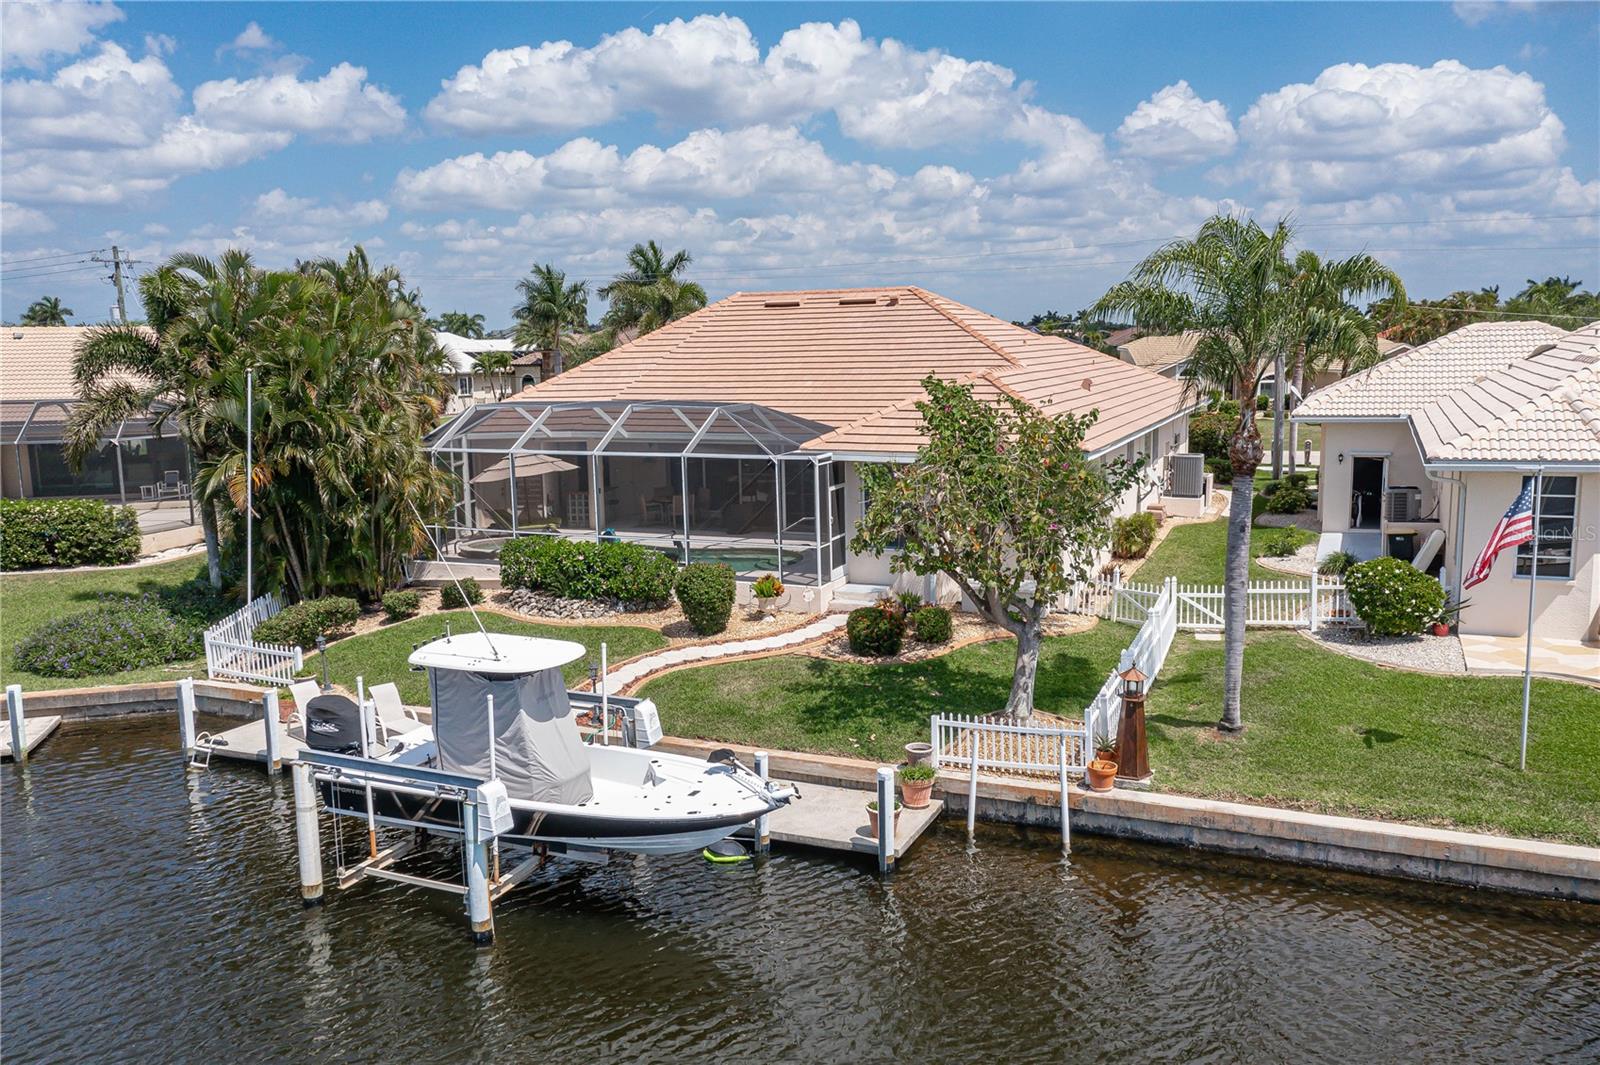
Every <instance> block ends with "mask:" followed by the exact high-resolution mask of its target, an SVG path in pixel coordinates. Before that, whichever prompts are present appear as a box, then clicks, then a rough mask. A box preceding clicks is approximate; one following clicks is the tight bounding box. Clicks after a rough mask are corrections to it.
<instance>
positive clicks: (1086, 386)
mask: <svg viewBox="0 0 1600 1065" xmlns="http://www.w3.org/2000/svg"><path fill="white" fill-rule="evenodd" d="M1079 385H1080V387H1082V389H1083V390H1084V391H1085V392H1091V391H1093V390H1094V379H1093V378H1092V377H1085V378H1084V379H1083V380H1082V381H1081V382H1079Z"/></svg>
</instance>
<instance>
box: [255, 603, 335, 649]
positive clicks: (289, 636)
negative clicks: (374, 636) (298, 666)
mask: <svg viewBox="0 0 1600 1065" xmlns="http://www.w3.org/2000/svg"><path fill="white" fill-rule="evenodd" d="M360 616H361V607H360V605H359V604H358V603H357V602H356V601H355V600H354V599H348V598H346V597H344V596H342V595H330V596H325V597H324V598H321V599H307V600H305V601H304V602H299V603H296V604H294V606H289V607H284V608H283V610H281V611H279V612H278V613H277V614H274V615H273V616H272V617H270V618H268V619H267V620H265V621H263V622H262V623H261V624H259V625H257V626H256V631H255V633H254V634H253V635H252V636H251V639H252V640H254V641H255V642H256V643H276V644H284V645H286V646H290V647H302V648H310V647H314V646H316V643H317V637H318V636H326V635H328V634H329V633H332V632H336V631H338V630H339V629H342V628H345V627H346V626H349V625H354V624H355V621H356V618H358V617H360Z"/></svg>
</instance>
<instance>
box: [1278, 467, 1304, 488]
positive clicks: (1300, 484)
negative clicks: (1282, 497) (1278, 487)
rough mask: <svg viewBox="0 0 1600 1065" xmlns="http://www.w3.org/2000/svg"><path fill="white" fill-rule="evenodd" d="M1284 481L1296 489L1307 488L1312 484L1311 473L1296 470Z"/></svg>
mask: <svg viewBox="0 0 1600 1065" xmlns="http://www.w3.org/2000/svg"><path fill="white" fill-rule="evenodd" d="M1284 480H1285V481H1286V482H1288V484H1289V485H1291V486H1292V487H1294V488H1307V487H1308V486H1309V485H1310V484H1311V475H1310V474H1309V473H1304V472H1302V471H1300V470H1296V471H1295V472H1293V473H1291V474H1289V475H1288V476H1287V477H1285V478H1284Z"/></svg>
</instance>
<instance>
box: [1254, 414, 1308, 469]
mask: <svg viewBox="0 0 1600 1065" xmlns="http://www.w3.org/2000/svg"><path fill="white" fill-rule="evenodd" d="M1256 432H1258V433H1260V434H1261V439H1262V441H1263V442H1264V443H1265V444H1266V445H1267V448H1268V451H1269V452H1270V450H1271V448H1272V415H1271V414H1268V415H1267V416H1266V417H1264V418H1263V417H1260V416H1259V415H1258V416H1257V417H1256ZM1307 440H1309V441H1311V450H1312V451H1321V450H1322V426H1320V425H1302V426H1300V431H1299V432H1298V433H1297V434H1296V435H1295V443H1297V444H1299V445H1300V451H1301V452H1302V453H1303V452H1304V450H1305V446H1306V441H1307ZM1283 441H1284V446H1285V447H1288V446H1289V419H1288V418H1287V417H1285V418H1284V420H1283ZM1267 468H1268V469H1269V470H1270V469H1271V468H1272V460H1271V458H1270V455H1269V457H1268V460H1267Z"/></svg>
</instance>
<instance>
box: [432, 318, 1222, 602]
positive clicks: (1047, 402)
mask: <svg viewBox="0 0 1600 1065" xmlns="http://www.w3.org/2000/svg"><path fill="white" fill-rule="evenodd" d="M929 373H937V374H939V375H940V376H942V377H944V378H946V379H952V380H964V381H970V382H971V383H972V384H973V385H974V386H975V387H976V389H977V390H978V392H979V393H980V394H982V395H987V396H993V397H998V396H999V395H1000V394H1001V393H1002V392H1006V393H1010V394H1012V395H1016V396H1019V397H1021V398H1022V399H1024V400H1026V401H1027V402H1029V403H1032V404H1035V405H1037V406H1039V407H1041V408H1042V409H1045V410H1048V411H1051V412H1061V413H1065V412H1074V413H1079V414H1082V413H1087V412H1088V411H1091V410H1095V411H1098V412H1099V417H1098V420H1097V421H1096V423H1095V425H1094V427H1093V429H1092V430H1091V431H1090V433H1089V436H1088V439H1087V442H1086V443H1087V446H1088V448H1089V450H1090V453H1091V455H1094V456H1105V457H1109V456H1116V455H1123V456H1128V457H1133V456H1135V455H1145V456H1148V457H1150V459H1151V460H1152V473H1151V476H1150V478H1149V480H1148V483H1146V484H1145V485H1144V486H1142V488H1141V489H1138V490H1133V491H1130V492H1129V493H1128V496H1127V498H1125V499H1124V500H1123V501H1122V502H1121V505H1120V509H1121V511H1122V512H1128V511H1131V510H1134V509H1138V508H1141V507H1144V506H1149V505H1151V504H1154V503H1156V502H1161V503H1162V504H1164V505H1165V506H1166V507H1167V509H1168V510H1169V511H1180V512H1190V513H1198V512H1199V511H1200V509H1202V508H1203V506H1204V498H1205V494H1206V485H1205V478H1204V474H1203V460H1202V459H1201V458H1200V456H1186V457H1184V458H1174V457H1173V456H1175V455H1177V454H1178V453H1181V452H1183V451H1184V450H1185V449H1186V445H1187V440H1188V415H1189V412H1190V410H1191V409H1192V408H1193V407H1194V403H1193V402H1192V401H1191V400H1189V399H1188V398H1187V397H1186V396H1185V395H1184V389H1183V386H1182V385H1181V384H1180V383H1179V382H1176V381H1173V380H1170V379H1169V378H1166V377H1163V376H1161V375H1159V374H1156V373H1152V372H1150V371H1148V370H1144V369H1140V368H1138V367H1134V366H1128V365H1124V364H1122V363H1119V362H1117V361H1116V360H1113V359H1107V358H1106V357H1105V356H1104V355H1103V354H1101V353H1100V352H1097V351H1094V350H1092V349H1089V348H1086V347H1083V346H1082V345H1080V344H1075V343H1073V342H1072V341H1069V340H1066V339H1064V338H1060V337H1051V336H1041V335H1039V334H1036V333H1033V332H1030V331H1029V330H1027V329H1024V328H1021V327H1019V326H1015V325H1012V324H1010V323H1008V322H1003V321H1001V320H999V319H997V318H993V317H991V316H989V315H987V314H984V313H982V312H980V311H976V310H974V309H972V308H971V307H966V306H963V305H961V304H959V303H956V302H955V301H953V300H949V299H945V298H944V297H942V296H938V295H935V294H933V293H931V292H926V291H924V290H922V289H917V288H910V287H887V288H870V289H841V290H826V291H805V292H767V293H740V294H737V295H734V296H731V297H729V298H727V299H724V300H721V301H719V302H717V303H714V304H712V305H710V306H708V307H706V308H705V309H704V310H701V311H698V312H696V313H695V314H692V315H689V316H688V317H686V318H683V319H680V320H679V321H676V322H674V323H672V324H670V325H668V326H665V327H663V328H661V329H658V330H656V331H655V332H653V333H650V334H648V335H646V336H644V337H641V338H639V339H637V340H635V341H633V342H632V343H628V344H625V345H623V346H621V347H618V348H616V349H614V350H612V351H610V352H608V353H606V354H604V355H601V356H599V357H598V358H595V359H593V360H591V361H590V362H587V363H584V364H583V365H581V366H578V367H576V368H574V369H572V370H568V371H567V372H565V373H563V374H561V375H560V376H558V377H554V378H551V379H549V380H547V381H545V382H543V383H541V384H540V385H538V386H537V387H536V388H533V389H530V390H527V391H524V392H522V393H520V394H519V395H518V396H517V397H516V399H515V400H514V401H512V402H509V403H501V404H493V405H482V406H479V407H477V408H475V409H474V410H472V411H471V412H469V413H468V414H466V415H465V416H463V417H461V418H457V419H456V420H455V421H454V422H452V423H451V424H450V425H448V426H444V427H441V428H440V429H439V430H436V431H435V432H434V433H433V434H432V435H431V436H430V438H429V442H430V445H431V446H432V448H433V449H434V451H435V454H436V455H437V456H438V458H439V459H440V460H441V461H443V462H445V463H447V464H448V465H449V466H450V467H451V468H452V469H453V470H454V471H455V472H456V473H457V475H458V476H459V477H460V478H461V482H462V485H463V492H462V497H461V500H460V503H459V505H458V506H457V507H456V510H455V513H454V516H453V519H452V526H451V528H450V529H448V530H446V535H445V537H444V538H443V539H444V543H445V549H446V552H447V554H451V555H453V556H454V557H456V558H462V559H468V560H471V559H474V558H476V559H478V560H480V561H485V562H488V561H492V559H493V557H494V554H495V553H496V552H497V551H498V548H499V545H500V544H501V543H503V542H504V540H505V538H506V536H508V535H511V534H514V533H525V532H534V531H548V532H559V533H560V534H562V535H569V536H575V537H584V538H592V537H596V536H605V535H608V534H614V535H616V536H618V537H620V538H622V539H626V540H632V541H637V542H642V543H646V544H649V545H651V546H653V547H656V548H659V549H660V550H662V551H664V552H666V553H668V554H670V555H672V556H673V557H675V558H679V559H690V558H693V559H710V560H713V561H721V562H727V563H729V564H730V565H732V566H733V567H734V569H735V571H736V572H737V573H738V575H739V577H740V580H741V582H746V583H747V582H748V581H749V580H750V579H752V578H753V577H754V576H756V575H758V574H761V573H767V572H776V573H779V574H780V576H781V577H782V579H783V581H784V582H785V584H787V585H790V586H791V595H790V603H789V605H791V606H792V607H794V608H796V609H812V610H821V609H825V608H826V607H827V606H828V605H829V603H830V602H832V601H838V602H840V603H841V604H842V603H847V602H851V601H859V600H862V599H870V596H871V595H873V594H876V593H877V592H878V591H881V590H883V589H885V588H887V587H888V586H890V585H891V584H894V583H896V578H895V575H894V574H892V573H891V572H890V559H889V558H888V557H887V556H884V557H879V556H875V555H872V554H870V553H869V554H866V555H858V554H856V553H855V552H853V551H851V550H850V548H849V541H850V539H851V537H852V536H853V535H854V532H855V527H856V523H857V522H858V521H859V519H860V517H861V514H862V511H863V507H864V506H865V502H866V501H865V499H864V498H863V490H862V484H861V478H860V476H859V472H858V471H859V469H860V468H861V467H862V466H863V465H865V464H868V463H884V462H908V461H910V460H911V459H913V458H914V457H915V455H916V453H917V450H918V448H919V447H920V446H921V445H922V443H923V442H924V441H923V438H922V436H921V434H920V432H919V422H920V418H919V415H918V413H917V410H916V402H917V400H919V399H921V398H922V397H923V395H924V393H923V390H922V386H921V383H920V382H921V380H922V378H923V377H925V376H926V375H927V374H929ZM1169 474H1170V480H1169ZM899 583H901V584H902V585H905V584H908V583H914V579H911V580H908V579H906V578H901V580H900V582H899ZM744 594H747V593H744Z"/></svg>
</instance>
